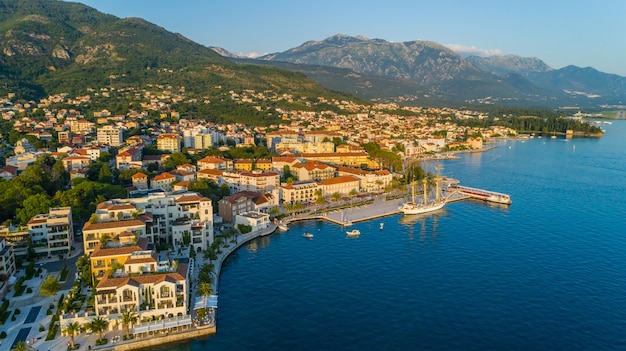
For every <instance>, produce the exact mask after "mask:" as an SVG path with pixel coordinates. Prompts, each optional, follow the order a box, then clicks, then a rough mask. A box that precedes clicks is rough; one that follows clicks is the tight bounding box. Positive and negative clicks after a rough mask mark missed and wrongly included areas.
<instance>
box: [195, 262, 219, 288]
mask: <svg viewBox="0 0 626 351" xmlns="http://www.w3.org/2000/svg"><path fill="white" fill-rule="evenodd" d="M214 274H215V265H214V264H213V263H205V264H203V265H202V266H201V267H200V273H198V278H200V281H203V282H207V283H209V284H212V283H213V275H214Z"/></svg>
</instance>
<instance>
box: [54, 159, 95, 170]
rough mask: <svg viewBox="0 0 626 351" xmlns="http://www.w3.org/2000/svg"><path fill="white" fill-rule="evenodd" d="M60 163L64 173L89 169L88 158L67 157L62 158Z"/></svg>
mask: <svg viewBox="0 0 626 351" xmlns="http://www.w3.org/2000/svg"><path fill="white" fill-rule="evenodd" d="M61 162H62V163H63V167H64V168H65V170H66V171H68V172H72V171H77V170H81V169H87V168H89V164H90V163H91V159H90V158H89V157H88V156H74V155H72V156H67V157H64V158H63V159H62V160H61Z"/></svg>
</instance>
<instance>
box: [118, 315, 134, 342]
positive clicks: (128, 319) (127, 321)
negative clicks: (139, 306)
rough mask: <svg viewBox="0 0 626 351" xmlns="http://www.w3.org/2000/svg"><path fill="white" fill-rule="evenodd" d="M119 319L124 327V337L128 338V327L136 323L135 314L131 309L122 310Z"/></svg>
mask: <svg viewBox="0 0 626 351" xmlns="http://www.w3.org/2000/svg"><path fill="white" fill-rule="evenodd" d="M118 318H119V320H120V321H121V322H122V325H124V328H125V329H126V339H129V338H130V327H131V326H132V325H133V324H135V323H137V314H136V313H135V312H133V311H128V312H123V313H122V314H121V315H120V316H119V317H118Z"/></svg>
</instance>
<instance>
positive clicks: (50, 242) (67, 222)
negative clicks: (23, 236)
mask: <svg viewBox="0 0 626 351" xmlns="http://www.w3.org/2000/svg"><path fill="white" fill-rule="evenodd" d="M27 225H28V235H29V236H30V240H31V243H32V247H33V249H34V250H35V254H36V255H37V256H41V257H48V258H51V257H52V256H54V255H59V256H65V255H68V254H69V253H70V251H71V249H72V244H73V243H74V228H73V222H72V208H71V207H54V208H51V209H50V210H49V212H48V213H44V214H38V215H35V216H34V217H33V218H31V219H30V221H28V224H27Z"/></svg>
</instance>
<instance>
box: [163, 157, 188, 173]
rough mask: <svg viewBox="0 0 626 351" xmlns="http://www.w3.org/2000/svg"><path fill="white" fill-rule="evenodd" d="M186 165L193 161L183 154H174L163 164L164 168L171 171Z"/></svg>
mask: <svg viewBox="0 0 626 351" xmlns="http://www.w3.org/2000/svg"><path fill="white" fill-rule="evenodd" d="M186 163H191V160H190V159H189V158H188V157H187V156H186V155H185V154H183V153H182V152H174V153H173V154H171V155H170V157H168V158H167V159H166V160H165V161H164V162H163V168H164V169H165V170H166V171H169V170H172V169H175V168H176V167H177V166H180V165H184V164H186Z"/></svg>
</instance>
